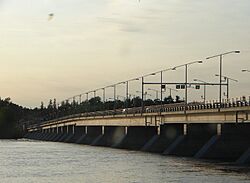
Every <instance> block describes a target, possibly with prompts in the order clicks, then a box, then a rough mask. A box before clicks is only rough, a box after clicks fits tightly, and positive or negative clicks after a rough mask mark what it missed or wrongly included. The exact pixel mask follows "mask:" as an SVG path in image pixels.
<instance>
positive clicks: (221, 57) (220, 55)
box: [206, 50, 240, 111]
mask: <svg viewBox="0 0 250 183" xmlns="http://www.w3.org/2000/svg"><path fill="white" fill-rule="evenodd" d="M233 53H236V54H239V53H240V51H239V50H235V51H230V52H226V53H221V54H218V55H214V56H211V57H207V58H206V59H207V60H209V59H211V58H217V57H219V58H220V65H219V70H220V74H219V78H220V79H219V81H220V88H219V102H220V106H219V111H220V108H221V89H222V87H221V83H222V80H221V77H222V61H223V56H224V55H228V54H233Z"/></svg>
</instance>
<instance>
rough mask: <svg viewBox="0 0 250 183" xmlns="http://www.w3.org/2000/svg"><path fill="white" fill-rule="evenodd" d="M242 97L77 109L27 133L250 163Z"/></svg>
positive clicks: (249, 110)
mask: <svg viewBox="0 0 250 183" xmlns="http://www.w3.org/2000/svg"><path fill="white" fill-rule="evenodd" d="M249 114H250V105H249V102H247V101H241V102H236V103H225V104H222V105H219V104H216V103H215V104H189V105H188V106H185V105H183V104H175V105H164V106H153V107H152V106H151V107H146V108H145V110H144V111H143V112H142V110H141V108H130V109H117V110H115V111H114V110H111V111H99V112H91V113H81V114H74V115H69V116H65V117H61V118H56V119H53V120H50V121H45V122H42V123H37V124H33V125H29V126H28V128H27V134H26V135H25V137H26V138H30V139H36V140H47V141H55V142H69V143H78V144H88V145H95V146H107V147H115V148H124V149H133V150H143V151H148V152H154V153H162V154H165V155H177V156H187V157H195V158H204V159H214V160H223V161H230V162H236V163H237V164H250V118H249Z"/></svg>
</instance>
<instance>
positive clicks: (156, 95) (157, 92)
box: [148, 88, 160, 99]
mask: <svg viewBox="0 0 250 183" xmlns="http://www.w3.org/2000/svg"><path fill="white" fill-rule="evenodd" d="M148 90H151V91H155V97H156V99H158V94H159V92H160V91H159V90H156V89H153V88H148Z"/></svg>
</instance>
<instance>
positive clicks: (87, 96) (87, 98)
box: [85, 92, 89, 101]
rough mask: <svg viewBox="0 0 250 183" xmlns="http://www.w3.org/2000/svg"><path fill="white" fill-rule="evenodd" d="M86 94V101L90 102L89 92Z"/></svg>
mask: <svg viewBox="0 0 250 183" xmlns="http://www.w3.org/2000/svg"><path fill="white" fill-rule="evenodd" d="M85 94H86V101H88V100H89V92H87V93H85Z"/></svg>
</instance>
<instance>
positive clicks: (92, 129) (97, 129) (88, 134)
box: [76, 126, 102, 145]
mask: <svg viewBox="0 0 250 183" xmlns="http://www.w3.org/2000/svg"><path fill="white" fill-rule="evenodd" d="M100 135H102V126H85V132H84V135H83V136H82V137H81V139H79V140H78V141H77V142H76V143H79V144H87V145H90V144H92V143H93V142H94V141H95V140H96V138H98V137H99V136H100Z"/></svg>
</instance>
